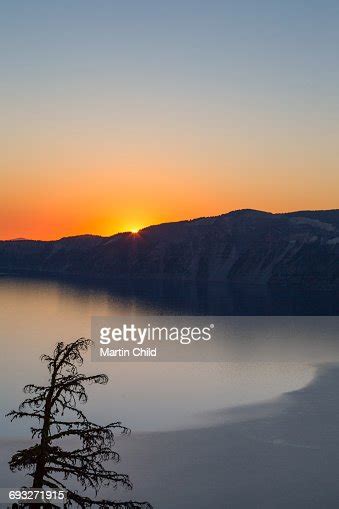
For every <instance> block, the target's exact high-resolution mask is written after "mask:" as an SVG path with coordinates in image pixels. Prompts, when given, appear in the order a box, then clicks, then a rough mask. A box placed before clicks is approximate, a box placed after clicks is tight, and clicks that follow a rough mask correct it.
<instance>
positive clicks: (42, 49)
mask: <svg viewBox="0 0 339 509" xmlns="http://www.w3.org/2000/svg"><path fill="white" fill-rule="evenodd" d="M61 4H62V5H61ZM61 4H60V5H59V2H57V3H56V5H55V6H48V7H47V6H46V3H45V2H33V3H32V5H31V3H30V7H29V8H28V7H27V8H26V7H23V4H22V2H18V1H17V0H12V1H11V2H6V3H5V5H4V7H3V9H2V13H1V17H0V18H1V19H0V53H1V59H2V68H3V69H4V73H3V74H4V77H3V79H2V83H1V94H0V108H1V118H0V171H1V183H0V218H1V220H0V239H9V238H18V237H25V238H32V239H56V238H60V237H63V236H70V235H80V234H85V233H92V234H99V235H106V236H107V235H112V234H114V233H117V232H121V231H132V232H137V231H138V230H139V229H140V228H143V227H145V226H148V225H151V224H158V223H162V222H168V221H178V220H183V219H190V218H195V217H201V216H213V215H218V214H223V213H226V212H228V211H231V210H234V209H241V208H253V209H261V210H266V211H271V212H286V211H292V210H302V209H330V208H337V207H338V206H339V171H338V168H339V157H338V139H339V127H338V126H339V121H338V119H339V101H338V87H337V83H338V81H339V70H338V69H339V68H338V65H337V63H338V52H337V48H338V44H339V32H338V30H337V25H338V17H337V15H336V14H335V13H336V12H337V11H335V10H334V9H333V12H332V13H331V12H330V9H328V10H326V9H323V7H322V5H321V2H320V3H319V6H318V7H316V6H315V7H314V9H313V7H312V9H308V8H306V4H305V3H304V2H300V3H297V4H298V5H296V3H295V2H280V3H279V8H278V7H277V6H276V3H275V2H272V3H270V2H268V3H267V5H266V4H265V9H264V11H263V13H264V14H263V15H258V12H261V9H263V7H262V6H261V7H260V9H259V7H257V2H255V1H253V2H248V3H247V4H248V5H247V7H246V9H244V7H243V6H242V3H241V2H236V1H231V2H195V1H193V0H189V1H187V2H179V1H177V0H173V1H171V2H167V3H166V7H165V6H164V5H163V4H164V3H163V2H150V3H148V2H146V3H144V2H141V3H139V2H137V3H136V4H135V6H134V8H133V9H131V8H130V6H129V5H128V2H127V3H125V2H100V6H99V7H98V6H97V3H96V2H85V4H86V5H84V6H83V5H81V8H80V6H79V5H78V3H77V2H74V3H72V2H70V3H69V2H66V3H63V2H61ZM66 4H67V7H66ZM258 9H259V11H258ZM309 16H312V20H310V19H309ZM292 17H293V23H292V24H291V19H292ZM319 20H321V22H320V21H319ZM314 27H316V28H314ZM315 69H316V71H317V72H315Z"/></svg>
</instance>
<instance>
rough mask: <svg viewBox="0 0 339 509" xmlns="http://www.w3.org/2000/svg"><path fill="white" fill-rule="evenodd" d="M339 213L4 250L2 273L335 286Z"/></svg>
mask: <svg viewBox="0 0 339 509" xmlns="http://www.w3.org/2000/svg"><path fill="white" fill-rule="evenodd" d="M338 255H339V210H324V211H300V212H293V213H287V214H271V213H267V212H261V211H256V210H238V211H234V212H230V213H228V214H224V215H221V216H217V217H204V218H200V219H194V220H191V221H180V222H176V223H166V224H160V225H156V226H149V227H147V228H144V229H143V230H141V231H140V232H139V233H138V234H131V233H121V234H118V235H114V236H112V237H100V236H95V235H83V236H77V237H68V238H63V239H60V240H57V241H47V242H43V241H32V240H20V241H15V240H12V241H2V242H0V271H1V272H13V271H15V272H22V271H30V272H39V273H51V274H62V275H86V276H88V275H90V276H98V277H105V278H106V279H107V278H111V279H113V278H130V279H132V278H149V279H151V278H152V279H154V278H155V279H158V278H161V279H169V278H171V279H189V280H197V279H198V280H199V279H201V280H210V281H231V282H241V283H242V282H244V283H260V284H261V283H282V284H304V283H305V284H310V283H314V284H317V285H321V286H324V285H329V286H335V285H337V284H338V272H339V263H338V260H339V256H338Z"/></svg>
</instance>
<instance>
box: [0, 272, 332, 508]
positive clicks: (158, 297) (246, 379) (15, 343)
mask: <svg viewBox="0 0 339 509" xmlns="http://www.w3.org/2000/svg"><path fill="white" fill-rule="evenodd" d="M267 292H268V291H267V290H258V291H257V290H254V289H252V292H247V293H246V292H245V293H246V295H245V294H244V293H243V294H241V292H240V294H239V291H238V293H235V294H234V293H233V294H232V291H230V290H227V291H225V290H224V289H220V288H199V287H198V288H197V287H194V286H193V285H188V284H187V285H184V284H183V283H180V284H178V286H177V287H176V286H175V285H173V284H172V285H170V287H165V288H164V287H159V284H155V283H149V285H147V284H146V283H142V284H139V285H138V286H137V287H135V286H133V287H131V286H130V285H126V284H124V283H122V282H120V283H119V284H117V285H116V286H110V287H107V286H105V285H103V284H102V283H101V284H98V283H94V282H83V281H82V282H79V281H74V280H73V281H68V280H64V281H60V280H59V281H58V280H55V279H42V278H40V279H38V278H20V277H9V276H2V277H1V278H0V321H1V332H0V334H1V344H2V350H1V357H0V378H1V389H0V393H1V402H2V403H1V407H2V409H3V411H4V412H6V411H8V410H10V409H12V408H15V407H16V406H17V405H18V403H19V402H20V400H21V399H22V396H23V395H22V392H21V389H22V387H23V386H24V385H25V384H26V383H32V382H37V383H39V382H40V381H42V380H45V379H46V369H45V367H44V366H43V365H41V363H40V361H39V356H40V355H41V354H42V353H45V352H46V353H49V352H50V351H51V349H52V348H53V346H54V344H55V343H56V342H57V341H58V340H64V341H66V342H67V341H69V340H72V339H75V338H78V337H81V336H87V337H88V336H89V335H90V325H91V317H92V316H93V315H96V316H109V315H118V314H120V315H157V314H168V315H169V314H171V315H175V314H181V315H182V314H197V315H198V314H212V315H213V314H214V315H223V314H225V315H227V314H228V315H232V314H233V315H234V314H239V315H242V316H241V317H240V318H238V319H237V320H238V321H237V322H234V318H230V320H233V322H232V323H233V325H232V328H231V329H230V330H231V331H233V332H232V333H231V334H230V338H229V344H230V348H233V349H234V350H236V351H237V352H238V354H237V361H233V362H204V363H203V362H199V363H193V362H192V363H186V362H185V363H180V362H179V363H153V364H151V363H148V362H143V363H117V362H116V361H115V362H107V363H104V364H103V363H100V364H99V363H93V362H92V361H91V360H90V357H89V356H88V358H87V362H86V365H85V369H86V370H87V372H89V373H95V372H102V371H103V372H105V373H107V374H108V376H109V378H110V382H109V384H108V385H107V386H105V387H94V388H93V387H91V388H90V390H89V396H90V398H89V402H88V405H87V412H88V415H89V416H90V417H91V418H92V419H94V420H96V421H98V422H107V421H112V419H113V420H121V421H122V422H123V423H124V424H126V425H127V426H129V427H130V428H132V430H133V431H134V432H135V434H136V435H135V436H136V437H143V436H144V437H147V436H149V437H151V436H154V433H163V434H164V436H165V435H166V433H173V432H178V433H179V432H180V433H183V432H187V431H188V430H197V432H199V429H203V428H206V427H207V428H211V427H212V428H213V426H220V424H223V423H227V422H237V421H239V422H242V421H243V420H244V419H245V420H246V419H247V417H246V411H245V412H243V411H240V412H237V408H240V409H242V408H245V409H246V408H248V409H251V408H254V407H253V405H259V406H257V408H260V405H262V404H264V405H265V404H266V403H268V402H272V401H275V400H277V398H279V397H280V396H281V395H283V394H284V393H289V392H291V391H297V390H300V389H302V388H303V387H305V386H307V385H308V384H310V382H311V381H312V380H313V379H314V376H315V373H316V366H317V365H319V364H326V363H329V362H332V363H333V362H335V361H339V344H338V345H337V343H339V342H338V341H337V330H338V328H337V326H338V319H337V318H336V317H331V316H326V315H330V314H331V313H330V311H331V309H333V306H334V305H335V304H333V301H331V299H329V302H326V299H324V298H323V301H322V308H321V309H323V311H324V315H325V316H322V317H316V318H314V317H312V316H307V315H311V314H312V310H313V306H314V304H315V302H316V300H317V299H318V298H319V299H320V297H319V296H313V297H312V296H310V295H308V298H307V299H306V303H305V301H304V305H303V306H302V305H301V303H300V302H299V304H297V300H293V299H292V301H291V299H285V298H284V299H283V298H282V297H281V298H280V300H279V299H278V304H277V308H276V309H277V312H276V315H277V316H267V317H265V316H264V315H265V314H267V315H270V314H271V315H272V314H273V315H274V313H272V311H274V304H273V303H272V302H273V301H272V298H270V297H269V295H268V293H267ZM288 292H289V291H288V290H285V295H286V294H287V293H288ZM241 295H242V297H241ZM260 295H261V297H260ZM251 296H252V299H251ZM251 301H252V303H251ZM204 303H205V304H204ZM291 308H294V309H295V310H296V311H298V312H300V315H303V316H292V317H288V318H286V317H284V316H282V312H283V311H284V310H285V311H286V310H288V309H291ZM255 309H257V311H260V310H261V313H260V312H259V313H258V314H262V315H263V316H262V317H261V318H260V320H259V321H253V319H251V317H250V316H249V315H251V314H256V313H255V312H254V311H255ZM269 311H271V313H270V312H269ZM237 312H238V313H237ZM235 324H236V325H235ZM272 331H274V333H272ZM273 336H274V337H273ZM239 338H240V339H239ZM239 345H240V347H239ZM275 411H276V410H275V408H274V405H273V406H272V408H271V409H270V410H269V414H270V415H273V414H274V413H275ZM4 412H3V413H4ZM259 413H260V412H259ZM244 416H245V417H244ZM28 436H29V433H28V429H27V426H25V423H24V422H23V421H21V422H15V423H14V424H11V423H10V422H9V421H8V420H7V419H4V418H3V416H2V417H1V437H0V438H1V440H2V443H3V444H5V446H4V447H5V448H6V444H8V443H12V444H14V443H16V442H17V443H19V442H20V441H22V440H24V439H25V438H27V437H28ZM146 440H147V439H146ZM129 454H132V452H130V453H129ZM192 461H193V460H192ZM194 461H195V460H194ZM6 462H7V459H6V456H5V455H4V454H2V460H1V472H2V473H3V476H4V478H5V479H7V478H8V479H10V478H11V477H10V476H12V478H13V480H14V479H15V476H14V475H13V474H9V476H8V473H7V471H6ZM132 463H133V462H132ZM133 468H134V467H133V465H132V466H131V469H132V471H133ZM219 468H220V465H219ZM136 475H137V474H136ZM159 482H160V481H159ZM153 489H155V488H152V490H153ZM147 496H148V498H149V499H151V498H152V493H151V494H150V495H147ZM161 507H165V505H164V504H162V506H161ZM177 507H186V506H180V505H177ZM187 507H189V506H187ZM192 507H193V506H192ZM194 507H196V506H194ZM197 507H200V506H198V505H197Z"/></svg>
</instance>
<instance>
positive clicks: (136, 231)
mask: <svg viewBox="0 0 339 509" xmlns="http://www.w3.org/2000/svg"><path fill="white" fill-rule="evenodd" d="M138 232H139V228H131V233H134V235H135V234H136V233H138Z"/></svg>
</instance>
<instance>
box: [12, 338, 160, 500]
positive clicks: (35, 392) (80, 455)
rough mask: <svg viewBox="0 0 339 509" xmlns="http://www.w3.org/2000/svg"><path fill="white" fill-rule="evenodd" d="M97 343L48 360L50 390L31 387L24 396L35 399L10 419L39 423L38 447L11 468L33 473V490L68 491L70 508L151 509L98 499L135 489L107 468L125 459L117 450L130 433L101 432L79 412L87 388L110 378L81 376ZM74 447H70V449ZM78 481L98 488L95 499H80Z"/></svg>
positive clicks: (79, 343)
mask: <svg viewBox="0 0 339 509" xmlns="http://www.w3.org/2000/svg"><path fill="white" fill-rule="evenodd" d="M91 343H92V342H91V340H89V339H84V338H80V339H78V340H76V341H74V342H72V343H69V344H64V343H63V342H60V343H58V344H57V346H56V347H55V349H54V352H53V355H52V356H50V355H42V356H41V360H42V361H45V362H47V366H48V371H49V374H50V376H49V383H48V385H46V386H43V385H35V384H29V385H26V386H25V387H24V392H25V393H26V394H30V397H28V398H27V399H25V400H24V401H23V402H22V403H21V405H20V406H19V409H18V410H12V411H11V412H10V413H9V414H7V415H8V416H9V417H10V418H11V420H12V421H13V420H14V419H20V418H23V417H28V418H32V419H36V420H37V421H38V424H37V425H36V426H35V427H31V433H32V438H33V439H34V438H38V439H39V441H38V443H36V444H34V445H33V446H32V447H29V448H27V449H23V450H20V451H18V452H16V453H15V454H14V455H13V456H12V458H11V460H10V462H9V466H10V469H11V470H12V471H17V470H24V469H27V470H28V471H29V473H28V475H30V476H31V477H32V478H33V483H32V487H33V488H43V487H47V488H49V489H66V490H67V492H68V499H69V501H70V504H72V502H73V503H76V504H78V505H79V506H81V507H91V506H92V505H98V506H100V507H112V508H114V509H146V508H148V509H151V507H152V506H151V505H150V504H149V503H148V502H136V501H129V502H114V501H112V500H104V499H97V498H96V497H97V496H98V491H99V489H100V488H101V487H102V486H111V487H112V488H114V489H115V488H117V487H118V486H124V487H126V488H128V489H132V483H131V481H130V479H129V476H128V475H125V474H119V473H117V472H115V471H112V470H108V469H106V468H105V467H104V465H103V462H106V461H108V460H113V461H115V462H118V461H119V459H120V457H119V454H118V453H117V452H115V451H114V450H113V445H114V432H115V431H116V430H119V431H120V432H121V433H123V434H128V433H130V430H129V429H128V428H126V427H125V426H123V425H122V424H121V423H120V422H112V423H110V424H108V425H106V426H100V425H99V424H95V423H93V422H90V421H89V420H88V419H87V417H86V416H85V414H84V413H83V412H82V411H81V410H80V409H79V408H78V406H79V403H86V402H87V393H86V389H85V385H86V384H93V383H94V384H101V385H103V384H106V383H107V382H108V377H107V375H104V374H98V375H92V376H86V375H85V374H83V373H80V372H79V369H78V368H79V367H80V366H81V365H82V364H83V352H85V351H86V350H87V349H88V347H89V346H90V344H91ZM65 413H66V416H67V414H72V415H71V419H70V420H67V417H66V419H65V420H63V415H64V414H65ZM67 438H75V439H76V443H77V447H76V448H75V449H72V450H69V449H66V448H64V447H63V445H62V442H63V441H64V439H67ZM68 445H69V444H68ZM69 478H73V479H75V480H76V481H77V482H79V483H80V485H81V486H82V489H83V490H86V489H87V488H92V489H93V490H94V493H95V498H92V497H89V496H83V495H79V494H78V492H77V490H74V489H73V490H70V489H69V488H68V487H67V486H66V485H65V481H67V479H69Z"/></svg>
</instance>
